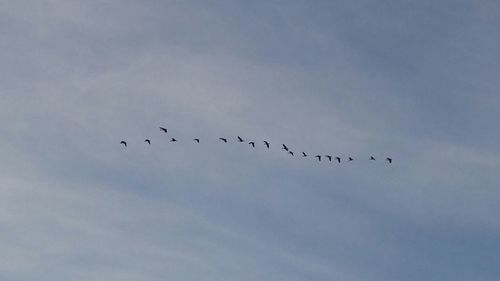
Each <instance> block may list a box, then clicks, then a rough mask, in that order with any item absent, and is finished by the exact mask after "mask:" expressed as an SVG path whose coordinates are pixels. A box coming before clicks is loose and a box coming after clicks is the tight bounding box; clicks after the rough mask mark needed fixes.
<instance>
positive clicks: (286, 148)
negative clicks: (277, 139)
mask: <svg viewBox="0 0 500 281" xmlns="http://www.w3.org/2000/svg"><path fill="white" fill-rule="evenodd" d="M281 145H282V146H283V149H284V150H286V151H288V147H287V146H286V145H285V144H284V143H283V144H281Z"/></svg>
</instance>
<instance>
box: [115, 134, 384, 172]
mask: <svg viewBox="0 0 500 281" xmlns="http://www.w3.org/2000/svg"><path fill="white" fill-rule="evenodd" d="M160 130H161V131H162V132H164V133H165V134H166V133H168V130H167V129H166V128H164V127H160ZM219 140H220V141H222V142H223V143H227V142H228V139H227V138H223V137H220V138H219ZM176 141H177V139H176V138H173V137H172V138H170V142H176ZM193 141H194V142H196V143H200V139H199V138H194V139H193ZM144 142H145V143H147V144H148V145H151V140H150V139H145V140H144ZM237 142H240V143H243V142H245V140H244V139H243V138H242V137H240V136H237ZM263 143H264V145H265V146H266V148H268V149H269V148H270V147H271V143H270V142H268V141H267V140H265V141H263ZM120 144H122V145H123V146H124V147H127V142H126V141H124V140H122V141H120ZM248 144H249V145H251V146H252V147H253V148H255V145H256V143H255V142H254V141H250V142H248ZM281 149H283V150H284V151H285V152H287V153H288V154H289V155H291V156H295V154H294V152H293V151H292V150H291V149H290V148H289V147H288V146H287V145H286V144H284V143H283V144H281ZM302 157H303V158H305V157H309V155H308V154H307V153H305V152H304V151H302ZM323 157H325V158H326V159H328V161H329V162H332V160H335V161H336V162H338V163H341V162H342V161H343V159H342V158H341V157H338V156H335V157H333V156H332V155H320V154H318V155H315V156H314V158H316V159H317V160H318V161H319V162H321V159H324V158H323ZM368 160H369V161H376V159H375V157H374V156H370V158H369V159H368ZM344 161H347V162H350V161H354V158H352V157H347V159H346V160H344ZM385 161H387V162H389V163H392V158H391V157H385Z"/></svg>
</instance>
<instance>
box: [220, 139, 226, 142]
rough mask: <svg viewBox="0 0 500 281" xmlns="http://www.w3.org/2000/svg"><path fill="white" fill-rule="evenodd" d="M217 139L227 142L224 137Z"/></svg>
mask: <svg viewBox="0 0 500 281" xmlns="http://www.w3.org/2000/svg"><path fill="white" fill-rule="evenodd" d="M219 139H220V140H221V141H223V142H227V139H225V138H219Z"/></svg>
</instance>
